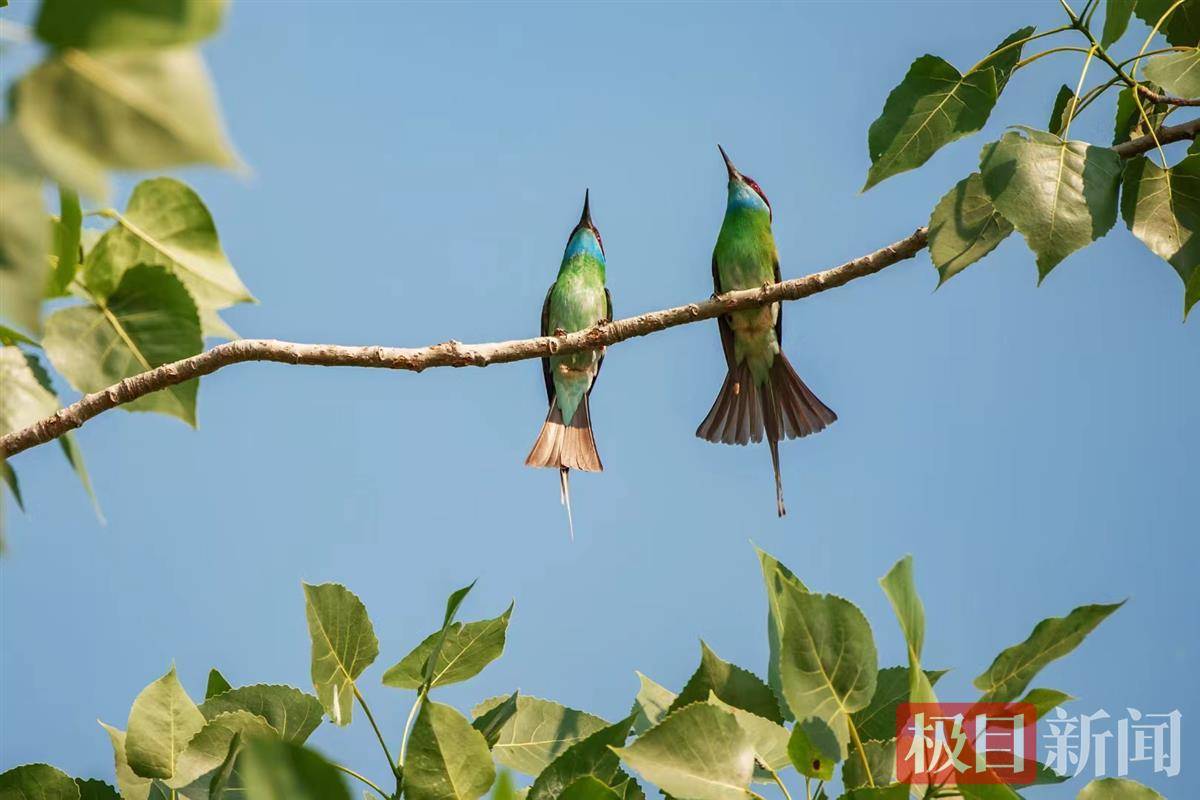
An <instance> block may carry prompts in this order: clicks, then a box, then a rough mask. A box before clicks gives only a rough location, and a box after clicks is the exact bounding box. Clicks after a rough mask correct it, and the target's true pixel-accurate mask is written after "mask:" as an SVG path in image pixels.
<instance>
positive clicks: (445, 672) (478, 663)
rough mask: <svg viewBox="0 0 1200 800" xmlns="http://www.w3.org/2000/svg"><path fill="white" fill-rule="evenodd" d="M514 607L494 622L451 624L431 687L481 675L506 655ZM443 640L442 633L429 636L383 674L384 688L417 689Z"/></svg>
mask: <svg viewBox="0 0 1200 800" xmlns="http://www.w3.org/2000/svg"><path fill="white" fill-rule="evenodd" d="M512 609H513V607H512V606H511V605H510V606H509V607H508V610H507V611H505V612H504V613H503V614H501V615H500V616H498V617H495V618H493V619H485V620H480V621H479V622H468V623H466V624H463V623H458V622H455V623H451V625H450V626H449V627H448V628H446V630H445V633H444V637H445V640H444V641H443V642H442V646H441V649H440V650H438V653H437V663H436V664H434V665H433V671H432V673H431V677H430V687H431V688H432V687H434V686H445V685H447V684H451V683H459V682H461V681H465V680H467V679H468V678H473V677H474V676H476V675H478V674H479V673H480V672H481V671H482V670H483V668H484V667H486V666H487V665H488V664H490V663H491V662H493V661H495V660H496V659H497V658H499V657H500V654H501V653H503V652H504V639H505V635H506V633H507V631H508V620H509V617H510V616H512ZM442 637H443V632H442V631H440V630H439V631H437V632H435V633H432V634H430V635H429V636H427V637H426V638H425V640H424V641H422V642H421V643H420V644H419V645H417V646H416V647H415V648H413V650H412V652H410V653H409V654H408V655H406V656H405V657H404V658H403V659H401V660H400V661H399V663H397V664H394V665H393V666H392V667H390V668H389V669H388V671H387V672H385V673H384V674H383V683H384V685H385V686H394V687H396V688H398V689H418V688H420V687H421V685H422V683H423V682H424V680H425V667H426V664H427V662H428V661H429V658H430V656H432V655H433V653H434V650H435V648H437V645H438V642H439V640H441V639H442Z"/></svg>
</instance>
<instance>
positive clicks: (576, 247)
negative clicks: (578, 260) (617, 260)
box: [563, 228, 604, 263]
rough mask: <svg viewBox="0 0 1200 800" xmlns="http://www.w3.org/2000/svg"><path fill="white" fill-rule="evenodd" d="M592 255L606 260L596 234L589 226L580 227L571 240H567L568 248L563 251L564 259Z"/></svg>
mask: <svg viewBox="0 0 1200 800" xmlns="http://www.w3.org/2000/svg"><path fill="white" fill-rule="evenodd" d="M583 255H587V256H591V257H592V258H596V259H599V260H600V262H601V263H603V262H604V251H603V250H601V249H600V242H599V241H597V240H596V234H594V233H592V232H591V230H590V229H588V228H580V229H579V230H577V231H575V233H573V234H572V235H571V240H570V241H568V242H567V249H566V251H565V252H564V253H563V261H564V262H565V261H570V260H571V259H573V258H575V257H576V256H583Z"/></svg>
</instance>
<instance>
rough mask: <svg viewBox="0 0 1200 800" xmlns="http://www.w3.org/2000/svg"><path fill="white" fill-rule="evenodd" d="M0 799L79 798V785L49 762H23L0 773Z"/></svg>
mask: <svg viewBox="0 0 1200 800" xmlns="http://www.w3.org/2000/svg"><path fill="white" fill-rule="evenodd" d="M0 800H79V787H78V786H76V785H75V779H74V778H72V777H71V776H70V775H68V774H67V773H65V772H63V771H62V770H60V769H57V768H55V767H52V766H50V765H49V764H24V765H22V766H19V767H14V768H13V769H10V770H9V771H8V772H5V773H3V774H0Z"/></svg>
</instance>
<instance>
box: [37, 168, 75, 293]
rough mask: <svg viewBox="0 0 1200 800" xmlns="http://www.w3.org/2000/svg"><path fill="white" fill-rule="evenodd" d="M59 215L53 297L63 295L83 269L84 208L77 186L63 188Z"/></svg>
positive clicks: (60, 191) (51, 291)
mask: <svg viewBox="0 0 1200 800" xmlns="http://www.w3.org/2000/svg"><path fill="white" fill-rule="evenodd" d="M58 206H59V216H58V220H57V222H55V223H54V253H55V256H56V257H57V258H58V263H57V264H55V266H54V272H53V273H51V275H50V285H49V286H48V287H47V289H46V295H47V296H49V297H62V296H63V295H65V294H66V293H67V287H68V286H70V285H71V281H72V280H74V279H75V271H76V270H77V269H78V268H79V239H80V236H81V231H82V226H83V211H82V209H80V207H79V195H78V194H77V193H76V192H75V190H74V189H67V188H64V187H61V186H60V187H59V189H58Z"/></svg>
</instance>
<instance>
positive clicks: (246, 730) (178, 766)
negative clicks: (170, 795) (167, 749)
mask: <svg viewBox="0 0 1200 800" xmlns="http://www.w3.org/2000/svg"><path fill="white" fill-rule="evenodd" d="M235 736H240V737H241V741H243V742H247V743H248V742H250V741H251V740H253V739H256V738H276V739H277V738H279V732H278V731H277V730H275V729H274V728H272V727H271V726H270V725H268V724H267V721H266V720H265V719H263V718H262V717H260V716H258V715H257V714H251V713H250V712H249V711H243V710H237V711H228V712H225V713H223V714H217V715H216V716H215V717H212V718H211V719H209V720H208V721H207V722H205V724H204V727H202V728H201V729H200V730H199V731H198V732H197V733H196V734H195V735H194V736H193V737H192V738H191V739H189V740H188V742H187V746H186V747H185V748H184V749H183V751H182V752H181V753H180V754H179V759H178V760H177V761H176V763H175V770H174V774H173V775H172V776H171V777H170V779H169V780H167V786H170V787H171V788H172V789H181V788H183V787H184V786H187V785H188V784H189V783H192V782H193V781H195V780H198V779H199V778H200V777H202V776H204V775H207V774H208V773H210V772H212V771H213V770H215V769H218V768H219V767H220V766H221V765H222V764H223V763H224V762H225V759H226V757H227V756H228V755H229V748H230V744H231V743H232V742H233V738H234V737H235Z"/></svg>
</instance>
